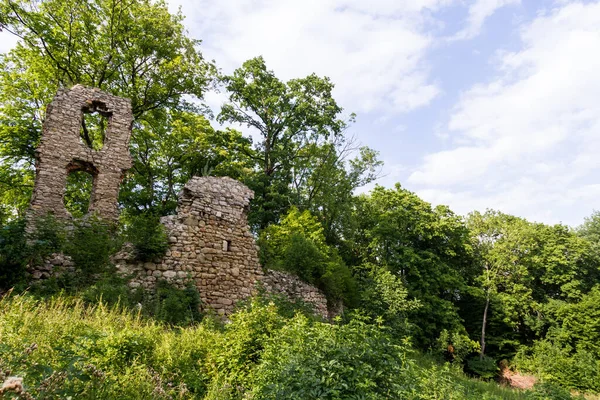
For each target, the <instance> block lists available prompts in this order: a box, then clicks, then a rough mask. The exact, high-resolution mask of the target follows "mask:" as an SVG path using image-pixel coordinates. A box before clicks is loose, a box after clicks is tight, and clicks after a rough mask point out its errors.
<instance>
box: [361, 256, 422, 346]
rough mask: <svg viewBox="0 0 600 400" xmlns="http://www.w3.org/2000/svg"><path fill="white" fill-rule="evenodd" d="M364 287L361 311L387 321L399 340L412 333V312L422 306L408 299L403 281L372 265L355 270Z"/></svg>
mask: <svg viewBox="0 0 600 400" xmlns="http://www.w3.org/2000/svg"><path fill="white" fill-rule="evenodd" d="M355 271H356V274H357V276H358V282H359V285H360V308H361V309H362V310H363V311H365V312H366V313H367V314H368V315H369V316H371V317H372V318H383V320H384V321H385V322H386V324H387V325H388V326H390V327H391V328H392V330H393V332H394V335H395V336H398V337H404V336H407V335H408V334H409V332H410V328H411V326H410V324H409V323H408V321H407V314H408V311H410V310H414V309H416V308H418V307H419V306H420V303H419V301H418V300H409V299H408V290H407V288H406V286H405V285H404V283H403V282H402V280H401V279H400V278H399V277H398V276H396V275H394V274H392V273H391V272H390V271H389V270H388V269H387V268H385V267H382V266H378V265H375V264H371V263H366V264H363V265H361V266H359V267H355Z"/></svg>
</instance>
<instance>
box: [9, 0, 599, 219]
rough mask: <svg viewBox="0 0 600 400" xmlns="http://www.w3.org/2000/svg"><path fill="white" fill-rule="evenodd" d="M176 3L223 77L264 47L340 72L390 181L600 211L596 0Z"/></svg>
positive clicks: (552, 209)
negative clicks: (223, 74) (223, 73)
mask: <svg viewBox="0 0 600 400" xmlns="http://www.w3.org/2000/svg"><path fill="white" fill-rule="evenodd" d="M169 4H170V7H171V8H172V10H173V11H175V10H177V8H178V7H181V10H182V12H183V14H184V15H185V16H186V20H185V24H186V26H187V27H188V29H189V31H190V34H191V35H192V36H194V37H196V38H199V39H202V40H203V44H202V49H203V52H204V54H205V56H206V57H207V58H210V59H214V60H215V61H216V62H217V64H218V66H219V67H220V68H221V69H222V70H223V72H225V73H229V72H231V71H233V69H235V68H236V67H238V66H240V65H241V63H242V62H243V61H245V60H246V59H248V58H251V57H254V56H257V55H262V56H263V57H264V58H265V60H266V62H267V65H268V66H269V68H270V69H273V70H274V71H275V73H276V74H277V75H278V76H279V77H281V78H282V79H290V78H295V77H301V76H306V75H308V74H310V73H312V72H315V73H316V74H318V75H322V76H323V75H325V76H329V77H330V78H331V79H332V80H333V82H334V83H335V84H336V90H335V95H336V98H337V100H338V102H339V103H340V104H341V105H342V106H343V107H344V109H345V110H346V111H347V112H348V113H350V112H355V113H356V114H357V115H358V118H357V123H356V124H355V125H354V126H353V127H352V128H351V131H350V132H351V133H352V134H353V135H355V136H356V137H357V139H358V140H359V141H360V142H361V143H363V144H365V145H368V146H370V147H372V148H374V149H376V150H378V151H379V152H380V154H381V158H382V159H383V160H384V161H385V167H384V170H383V173H384V174H385V176H384V177H382V178H381V179H380V181H379V183H380V184H382V185H385V186H389V187H391V186H393V184H394V183H396V182H400V183H401V184H402V186H403V187H405V188H407V189H409V190H411V191H414V192H416V193H417V194H418V195H419V196H421V197H422V198H423V199H425V200H426V201H429V202H431V203H433V204H447V205H449V206H450V207H451V208H452V209H453V210H454V211H456V212H457V213H459V214H466V213H468V212H469V211H472V210H481V211H484V210H485V209H486V208H494V209H498V210H501V211H504V212H507V213H511V214H515V215H518V216H522V217H526V218H528V219H530V220H534V221H540V222H546V223H558V222H563V223H566V224H569V225H572V226H576V225H579V224H580V223H581V222H583V218H584V217H585V216H588V215H590V214H591V213H592V211H593V210H594V209H600V200H599V199H600V182H599V178H600V157H598V153H599V151H600V73H598V72H599V71H600V51H598V49H600V2H598V1H567V0H558V1H553V0H469V1H467V0H462V1H461V0H370V1H364V0H303V1H298V0H219V1H216V0H210V1H209V0H170V1H169ZM8 47H10V43H9V41H8V40H7V38H6V36H5V35H1V36H0V51H2V50H3V49H6V48H8ZM224 101H225V97H224V94H223V93H209V94H208V95H207V102H208V103H209V105H211V107H213V108H214V110H215V111H216V112H218V109H219V107H220V105H221V104H222V103H223V102H224Z"/></svg>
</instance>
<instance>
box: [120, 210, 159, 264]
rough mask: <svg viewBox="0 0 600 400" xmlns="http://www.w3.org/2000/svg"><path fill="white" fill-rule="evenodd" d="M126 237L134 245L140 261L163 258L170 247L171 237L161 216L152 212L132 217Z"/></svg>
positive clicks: (128, 222)
mask: <svg viewBox="0 0 600 400" xmlns="http://www.w3.org/2000/svg"><path fill="white" fill-rule="evenodd" d="M125 238H126V240H127V241H128V242H130V243H131V244H132V245H133V248H134V252H135V256H136V258H137V259H138V260H140V261H150V260H153V259H155V258H161V257H163V256H164V255H165V253H166V251H167V250H168V248H169V240H168V239H169V238H168V237H167V233H166V231H165V228H164V226H163V225H162V224H161V223H160V217H158V216H156V215H154V214H151V213H146V214H141V215H137V216H133V217H130V218H129V219H128V221H127V227H126V230H125Z"/></svg>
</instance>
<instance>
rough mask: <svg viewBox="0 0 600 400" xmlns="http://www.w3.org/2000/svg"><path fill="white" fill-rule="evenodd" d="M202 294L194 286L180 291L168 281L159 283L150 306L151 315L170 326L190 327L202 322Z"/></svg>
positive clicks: (190, 285)
mask: <svg viewBox="0 0 600 400" xmlns="http://www.w3.org/2000/svg"><path fill="white" fill-rule="evenodd" d="M201 304H202V301H201V300H200V294H199V293H198V289H196V287H195V286H194V285H193V284H188V285H187V286H186V287H185V288H184V289H179V288H177V287H175V286H173V285H171V284H170V283H168V282H166V281H159V282H158V283H157V285H156V293H155V294H154V298H153V300H152V303H151V304H150V307H149V308H150V310H151V315H152V316H153V317H154V318H156V319H157V320H159V321H162V322H166V323H168V324H170V325H190V324H193V323H197V322H200V321H201V320H202V313H201V312H200V306H201Z"/></svg>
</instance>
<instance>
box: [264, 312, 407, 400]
mask: <svg viewBox="0 0 600 400" xmlns="http://www.w3.org/2000/svg"><path fill="white" fill-rule="evenodd" d="M265 344H266V346H265V349H264V352H263V354H262V362H261V364H260V365H259V366H258V368H257V370H256V374H255V385H254V388H253V390H252V393H253V398H256V399H276V398H277V399H367V398H368V399H388V398H399V397H400V396H399V395H400V394H401V393H403V392H404V391H405V389H406V388H405V385H409V382H410V381H411V380H410V379H408V374H409V371H408V368H409V367H408V364H407V363H405V362H404V361H403V360H404V355H403V354H404V351H405V349H404V348H403V347H400V346H397V345H395V344H394V343H393V342H392V341H391V340H390V338H389V337H388V336H387V335H386V334H385V332H384V331H383V330H382V329H381V328H380V327H378V326H375V325H372V324H368V323H367V322H366V321H365V320H364V319H361V318H355V319H352V320H351V321H350V322H349V323H348V324H345V325H331V324H327V323H318V322H317V323H312V322H310V321H309V320H308V319H306V318H305V317H303V316H297V317H294V318H293V319H292V320H290V321H289V322H288V323H287V324H286V325H285V326H284V327H283V328H282V329H281V330H280V331H279V332H277V334H276V335H273V336H272V337H271V338H269V339H268V340H267V341H266V343H265Z"/></svg>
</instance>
